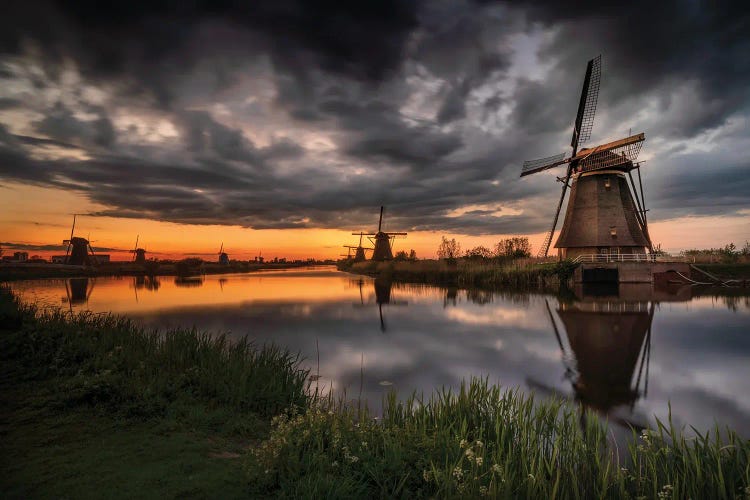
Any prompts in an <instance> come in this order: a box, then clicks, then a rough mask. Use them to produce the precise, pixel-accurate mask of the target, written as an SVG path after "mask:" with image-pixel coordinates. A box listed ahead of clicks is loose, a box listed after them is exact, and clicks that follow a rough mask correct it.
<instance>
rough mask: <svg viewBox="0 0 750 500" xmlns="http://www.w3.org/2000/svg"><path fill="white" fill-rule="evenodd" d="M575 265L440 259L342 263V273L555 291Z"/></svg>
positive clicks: (519, 260) (439, 283) (417, 281)
mask: <svg viewBox="0 0 750 500" xmlns="http://www.w3.org/2000/svg"><path fill="white" fill-rule="evenodd" d="M575 267H576V265H575V264H573V263H571V262H567V261H562V262H539V261H537V260H535V259H518V260H506V261H497V260H490V259H488V260H479V261H475V260H467V259H459V260H458V261H457V262H456V263H455V265H453V266H451V265H449V264H448V263H447V262H445V261H442V260H418V261H390V262H373V261H365V262H358V263H349V262H342V263H341V264H340V268H341V269H342V270H345V271H349V272H353V273H358V274H368V275H371V276H380V277H383V278H389V279H392V280H394V281H402V282H411V283H428V284H435V285H447V286H458V287H462V288H481V289H498V288H514V289H527V290H528V289H534V290H547V291H557V290H558V289H559V288H560V285H561V284H567V283H568V281H569V280H570V278H571V277H572V276H573V271H574V270H575Z"/></svg>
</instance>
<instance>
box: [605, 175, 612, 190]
mask: <svg viewBox="0 0 750 500" xmlns="http://www.w3.org/2000/svg"><path fill="white" fill-rule="evenodd" d="M604 187H605V188H607V189H609V188H611V187H612V184H611V183H610V182H609V177H605V178H604Z"/></svg>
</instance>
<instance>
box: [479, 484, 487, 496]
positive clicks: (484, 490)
mask: <svg viewBox="0 0 750 500" xmlns="http://www.w3.org/2000/svg"><path fill="white" fill-rule="evenodd" d="M479 495H480V496H483V497H485V496H487V487H486V486H480V487H479Z"/></svg>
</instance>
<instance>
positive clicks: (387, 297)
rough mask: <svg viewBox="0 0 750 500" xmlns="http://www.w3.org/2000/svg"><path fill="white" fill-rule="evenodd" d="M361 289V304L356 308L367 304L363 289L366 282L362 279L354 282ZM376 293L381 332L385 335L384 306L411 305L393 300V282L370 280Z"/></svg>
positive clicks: (377, 279)
mask: <svg viewBox="0 0 750 500" xmlns="http://www.w3.org/2000/svg"><path fill="white" fill-rule="evenodd" d="M353 281H354V283H355V284H356V285H357V287H358V288H359V304H356V303H355V304H354V306H355V307H364V306H366V305H367V304H366V303H365V299H364V294H363V288H364V286H365V280H364V279H362V278H360V279H358V280H353ZM370 281H371V282H372V285H373V289H374V291H375V303H376V304H377V306H378V315H379V316H380V331H381V332H383V333H385V331H386V330H387V327H386V323H385V318H384V317H383V306H384V305H388V306H407V305H409V303H408V302H407V301H405V300H391V290H392V289H393V282H392V281H391V280H388V279H384V278H376V279H374V280H370Z"/></svg>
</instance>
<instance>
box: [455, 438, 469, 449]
mask: <svg viewBox="0 0 750 500" xmlns="http://www.w3.org/2000/svg"><path fill="white" fill-rule="evenodd" d="M467 444H469V443H467V442H466V440H465V439H462V440H461V442H460V443H458V446H460V447H461V448H466V445H467Z"/></svg>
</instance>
